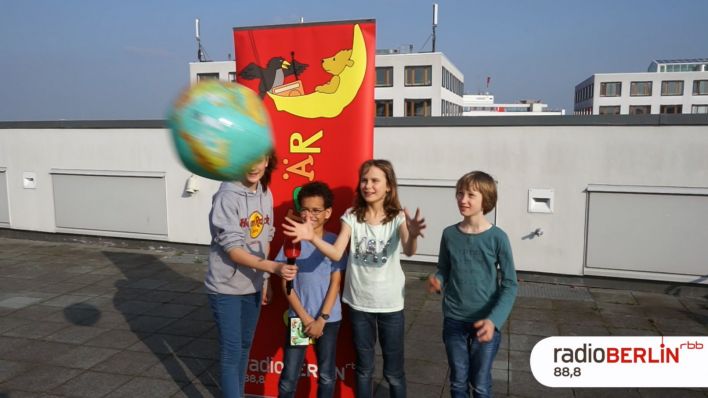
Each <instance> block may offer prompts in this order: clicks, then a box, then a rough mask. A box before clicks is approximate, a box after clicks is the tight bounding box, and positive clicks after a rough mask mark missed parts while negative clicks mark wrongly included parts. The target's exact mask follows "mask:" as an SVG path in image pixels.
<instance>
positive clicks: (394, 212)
mask: <svg viewBox="0 0 708 398" xmlns="http://www.w3.org/2000/svg"><path fill="white" fill-rule="evenodd" d="M372 167H376V168H378V169H380V170H381V171H383V172H384V175H386V184H387V186H388V189H389V191H388V192H387V193H386V197H385V198H384V203H383V208H384V213H385V214H386V217H385V218H384V220H383V223H384V224H385V223H387V222H390V221H393V219H394V218H396V216H398V214H399V213H400V212H401V202H400V201H399V200H398V183H397V182H396V173H395V172H394V171H393V165H392V164H391V162H389V161H388V160H384V159H370V160H367V161H366V162H364V163H362V164H361V167H359V182H358V183H357V188H356V198H355V199H354V211H353V212H354V214H356V219H357V221H359V222H364V221H365V217H366V201H365V200H364V195H363V194H362V193H361V179H362V178H363V177H364V174H366V173H367V172H368V171H369V169H371V168H372Z"/></svg>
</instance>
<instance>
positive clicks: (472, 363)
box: [443, 318, 501, 398]
mask: <svg viewBox="0 0 708 398" xmlns="http://www.w3.org/2000/svg"><path fill="white" fill-rule="evenodd" d="M443 341H444V342H445V350H446V351H447V362H448V364H449V365H450V395H451V396H452V397H453V398H458V397H464V398H467V397H469V396H470V389H469V386H470V384H471V385H472V396H473V397H474V398H487V397H491V396H492V362H493V361H494V357H495V356H496V355H497V351H498V350H499V344H500V343H501V333H499V330H496V329H495V330H494V337H492V340H491V341H489V342H487V343H480V342H479V341H478V340H477V329H475V328H474V326H472V322H463V321H457V320H454V319H450V318H445V321H444V323H443Z"/></svg>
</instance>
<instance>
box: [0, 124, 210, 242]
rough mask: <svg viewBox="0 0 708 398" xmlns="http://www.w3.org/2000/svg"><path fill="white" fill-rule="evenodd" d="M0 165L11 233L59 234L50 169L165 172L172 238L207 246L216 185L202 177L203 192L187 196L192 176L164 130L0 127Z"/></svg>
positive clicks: (169, 234) (170, 239)
mask: <svg viewBox="0 0 708 398" xmlns="http://www.w3.org/2000/svg"><path fill="white" fill-rule="evenodd" d="M0 167H6V171H5V174H6V179H7V185H8V186H7V190H8V201H9V216H10V225H11V227H12V228H13V229H22V230H30V231H46V232H55V231H56V227H55V218H54V203H53V190H52V178H51V175H50V170H51V169H70V170H105V171H126V172H137V174H140V172H164V173H165V188H166V195H167V198H166V199H167V224H168V240H169V241H172V242H187V243H199V244H206V243H209V228H208V227H209V226H208V222H207V221H206V220H207V216H208V213H209V208H210V206H211V195H212V194H213V193H214V192H215V191H216V189H217V188H218V183H217V182H215V181H211V180H207V179H204V178H201V177H200V178H199V185H200V191H199V192H198V193H197V194H196V195H194V196H191V197H189V196H185V197H183V191H184V185H185V181H186V180H187V178H188V177H189V176H190V175H191V173H190V172H189V171H187V170H186V169H185V168H184V167H183V166H182V165H181V163H180V162H179V160H178V159H177V155H176V152H175V151H174V149H173V147H172V142H171V138H170V137H169V135H168V132H167V130H165V129H135V128H127V129H0ZM23 172H35V173H36V174H37V188H36V189H25V188H23V184H22V173H23ZM106 211H111V210H110V209H106ZM125 236H129V235H125Z"/></svg>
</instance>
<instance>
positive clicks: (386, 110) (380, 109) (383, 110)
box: [376, 100, 393, 117]
mask: <svg viewBox="0 0 708 398" xmlns="http://www.w3.org/2000/svg"><path fill="white" fill-rule="evenodd" d="M376 116H377V117H392V116H393V100H376Z"/></svg>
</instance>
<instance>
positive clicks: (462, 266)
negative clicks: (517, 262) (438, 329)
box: [428, 171, 518, 398]
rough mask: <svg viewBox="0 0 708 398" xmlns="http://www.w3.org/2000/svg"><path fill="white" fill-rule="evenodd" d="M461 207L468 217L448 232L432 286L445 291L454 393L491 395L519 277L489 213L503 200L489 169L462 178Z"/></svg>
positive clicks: (506, 241)
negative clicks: (501, 344)
mask: <svg viewBox="0 0 708 398" xmlns="http://www.w3.org/2000/svg"><path fill="white" fill-rule="evenodd" d="M456 197H457V208H458V209H459V211H460V214H461V215H462V217H463V219H462V221H461V222H460V223H457V224H455V225H451V226H449V227H447V228H445V230H444V231H443V234H442V239H441V241H440V254H439V259H438V271H437V272H436V273H435V274H434V275H430V276H429V277H428V290H429V291H431V292H438V293H439V292H440V291H442V293H443V300H442V302H443V315H444V317H445V319H444V324H443V341H444V343H445V350H446V351H447V360H448V364H449V366H450V393H451V396H452V397H453V398H457V397H465V398H467V397H469V396H470V395H469V394H470V392H469V386H470V385H472V392H473V397H474V398H482V397H491V394H492V362H493V361H494V357H495V355H496V353H497V351H498V350H499V344H500V342H501V333H500V330H501V328H502V325H503V324H504V322H505V321H506V319H507V318H508V317H509V313H510V312H511V308H512V306H513V305H514V299H515V297H516V290H517V286H518V284H517V282H516V271H515V270H514V259H513V257H512V254H511V245H510V244H509V238H508V237H507V235H506V233H504V231H502V230H501V229H500V228H499V227H497V226H495V225H492V224H491V223H490V222H489V221H487V219H486V218H484V215H485V214H487V213H489V212H490V211H492V209H494V207H495V206H496V203H497V187H496V183H495V182H494V179H493V178H492V177H491V176H490V175H489V174H487V173H484V172H481V171H473V172H471V173H467V174H465V175H464V176H462V178H460V179H459V180H458V181H457V188H456Z"/></svg>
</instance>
